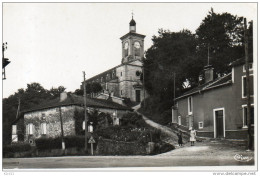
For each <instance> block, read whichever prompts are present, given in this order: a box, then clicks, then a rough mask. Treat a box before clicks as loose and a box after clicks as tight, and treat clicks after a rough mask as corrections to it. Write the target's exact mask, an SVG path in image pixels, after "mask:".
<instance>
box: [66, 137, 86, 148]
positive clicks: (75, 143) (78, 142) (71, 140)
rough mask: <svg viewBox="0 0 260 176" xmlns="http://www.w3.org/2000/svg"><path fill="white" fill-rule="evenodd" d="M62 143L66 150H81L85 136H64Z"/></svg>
mask: <svg viewBox="0 0 260 176" xmlns="http://www.w3.org/2000/svg"><path fill="white" fill-rule="evenodd" d="M64 141H65V147H66V148H73V147H79V148H83V147H84V146H85V136H66V137H64Z"/></svg>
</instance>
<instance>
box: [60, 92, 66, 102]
mask: <svg viewBox="0 0 260 176" xmlns="http://www.w3.org/2000/svg"><path fill="white" fill-rule="evenodd" d="M67 97H68V95H67V92H62V93H60V102H62V101H64V100H66V99H67Z"/></svg>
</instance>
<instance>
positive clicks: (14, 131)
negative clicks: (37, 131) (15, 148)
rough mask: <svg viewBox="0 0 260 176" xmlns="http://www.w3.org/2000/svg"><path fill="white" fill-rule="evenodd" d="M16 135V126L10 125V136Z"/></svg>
mask: <svg viewBox="0 0 260 176" xmlns="http://www.w3.org/2000/svg"><path fill="white" fill-rule="evenodd" d="M14 129H15V130H14ZM16 134H17V125H12V135H16Z"/></svg>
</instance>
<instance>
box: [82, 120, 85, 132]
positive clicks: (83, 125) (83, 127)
mask: <svg viewBox="0 0 260 176" xmlns="http://www.w3.org/2000/svg"><path fill="white" fill-rule="evenodd" d="M82 129H83V130H85V120H84V121H83V122H82Z"/></svg>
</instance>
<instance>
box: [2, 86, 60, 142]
mask: <svg viewBox="0 0 260 176" xmlns="http://www.w3.org/2000/svg"><path fill="white" fill-rule="evenodd" d="M63 90H65V88H64V87H63V86H59V87H58V88H57V89H55V88H52V89H51V90H46V89H44V88H43V87H42V86H41V85H40V84H39V83H35V82H34V83H30V84H27V88H26V89H22V88H21V89H18V90H17V92H15V93H14V94H13V95H10V96H9V97H8V98H4V99H3V143H4V144H9V143H10V142H11V141H10V139H11V123H12V122H13V121H14V120H15V118H16V113H17V108H18V98H19V99H20V102H21V104H20V111H23V110H25V109H30V108H32V107H34V106H35V105H38V104H40V103H42V102H45V101H48V100H51V99H53V98H56V97H57V95H58V94H57V93H58V92H59V91H63ZM19 115H22V114H19Z"/></svg>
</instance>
